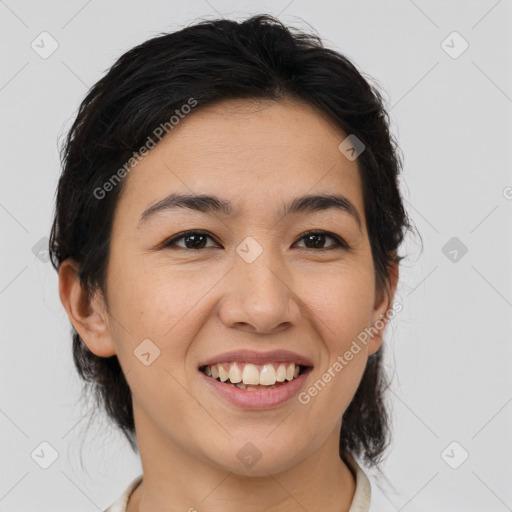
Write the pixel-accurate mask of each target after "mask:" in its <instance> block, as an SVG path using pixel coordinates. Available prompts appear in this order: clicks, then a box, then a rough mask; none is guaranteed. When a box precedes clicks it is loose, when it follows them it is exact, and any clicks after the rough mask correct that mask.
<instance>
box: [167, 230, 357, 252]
mask: <svg viewBox="0 0 512 512" xmlns="http://www.w3.org/2000/svg"><path fill="white" fill-rule="evenodd" d="M190 235H205V236H207V237H208V238H210V239H211V240H213V241H214V242H215V240H214V239H213V237H212V236H211V235H210V233H208V232H207V231H202V230H190V231H185V232H183V233H180V234H179V235H176V236H174V237H173V238H171V239H169V240H167V241H165V242H164V243H163V244H162V248H171V247H178V248H179V249H184V250H187V251H202V250H204V249H212V247H204V248H202V249H191V248H188V247H181V246H178V245H175V244H176V242H177V241H179V240H181V239H182V238H186V237H187V236H190ZM310 235H325V236H327V237H328V238H332V239H333V240H334V242H335V244H334V245H333V246H331V247H326V248H325V247H324V248H320V249H309V248H308V247H303V249H308V250H311V251H330V250H333V249H337V248H340V249H345V250H348V249H350V247H349V245H348V244H347V243H346V242H345V241H344V240H343V239H342V238H340V237H339V236H337V235H335V234H334V233H331V232H329V231H322V230H320V231H306V232H305V233H303V234H302V235H301V237H300V238H299V240H302V239H304V238H306V237H307V236H310ZM215 243H216V242H215Z"/></svg>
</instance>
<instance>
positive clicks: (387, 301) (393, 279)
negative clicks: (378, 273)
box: [368, 263, 399, 355]
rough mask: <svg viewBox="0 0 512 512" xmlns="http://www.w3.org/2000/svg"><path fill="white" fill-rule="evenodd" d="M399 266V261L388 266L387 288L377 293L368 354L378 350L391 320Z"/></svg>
mask: <svg viewBox="0 0 512 512" xmlns="http://www.w3.org/2000/svg"><path fill="white" fill-rule="evenodd" d="M398 267H399V264H398V263H393V264H392V265H391V266H390V267H388V271H389V279H387V280H386V289H385V290H379V292H378V293H377V296H376V299H375V304H374V308H373V323H372V327H370V328H369V330H370V332H371V337H370V342H369V343H368V355H372V354H374V353H375V352H377V350H379V348H380V347H381V345H382V338H383V335H384V331H385V329H386V325H387V323H388V321H389V317H388V314H387V313H388V311H389V309H390V308H391V306H392V304H393V297H394V296H395V290H396V286H397V284H398V273H399V271H398Z"/></svg>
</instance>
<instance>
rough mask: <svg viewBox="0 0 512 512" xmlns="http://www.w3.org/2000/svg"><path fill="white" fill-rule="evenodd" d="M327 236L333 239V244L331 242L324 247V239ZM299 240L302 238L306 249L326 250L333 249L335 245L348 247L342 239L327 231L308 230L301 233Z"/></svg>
mask: <svg viewBox="0 0 512 512" xmlns="http://www.w3.org/2000/svg"><path fill="white" fill-rule="evenodd" d="M328 238H330V239H331V240H334V244H331V245H330V246H328V247H324V245H325V242H326V239H328ZM300 240H304V244H305V248H306V249H319V250H328V249H335V248H337V247H342V248H345V249H347V248H348V245H347V244H346V243H345V242H344V241H343V240H341V239H340V238H339V237H338V236H336V235H334V234H333V233H328V232H327V231H310V232H308V233H306V234H304V235H302V237H301V238H300Z"/></svg>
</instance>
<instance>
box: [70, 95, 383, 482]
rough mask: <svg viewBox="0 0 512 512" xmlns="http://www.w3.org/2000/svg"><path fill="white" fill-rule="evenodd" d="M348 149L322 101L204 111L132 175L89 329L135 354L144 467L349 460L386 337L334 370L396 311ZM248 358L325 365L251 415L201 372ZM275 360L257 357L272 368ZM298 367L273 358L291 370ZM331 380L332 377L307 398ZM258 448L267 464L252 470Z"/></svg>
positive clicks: (103, 347) (131, 371)
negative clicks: (156, 458) (366, 383)
mask: <svg viewBox="0 0 512 512" xmlns="http://www.w3.org/2000/svg"><path fill="white" fill-rule="evenodd" d="M345 138H346V134H344V133H342V132H341V131H340V130H338V129H337V128H335V127H334V126H333V125H332V124H330V123H329V122H328V120H327V119H326V118H325V117H324V116H322V115H321V114H319V113H318V112H316V111H315V110H313V109H312V108H310V107H309V106H307V105H303V104H298V103H292V102H289V101H280V102H258V103H256V102H254V101H249V100H243V101H242V100H237V101H228V102H224V103H221V104H218V105H216V106H214V107H207V108H203V109H202V110H198V111H196V112H194V113H192V114H190V115H189V116H188V117H187V118H185V119H184V120H183V121H181V123H180V124H179V125H178V126H176V127H175V128H174V129H173V130H172V131H171V132H170V133H169V135H167V136H166V138H164V139H163V140H162V141H161V143H159V144H158V145H157V146H156V147H155V148H154V149H153V150H152V151H150V152H149V153H148V154H147V156H145V157H144V158H143V160H142V161H141V162H140V163H139V164H138V165H137V166H136V167H135V168H134V169H133V170H132V171H131V172H130V174H129V175H128V177H127V178H125V179H126V180H127V181H126V183H125V188H124V190H123V192H122V194H121V197H120V200H119V203H118V205H117V207H116V212H115V216H114V224H113V230H112V237H111V252H110V259H109V264H108V272H107V283H106V289H107V300H108V306H109V309H108V313H104V317H105V318H106V327H105V329H104V330H103V331H101V333H99V331H98V332H96V333H95V332H93V331H94V329H91V332H80V328H78V329H77V330H79V332H80V334H81V335H82V338H83V339H84V341H85V342H86V343H87V345H88V346H89V348H90V349H91V350H92V351H93V352H94V353H96V354H98V355H102V356H108V355H112V354H117V356H118V358H119V361H120V364H121V366H122V368H123V371H124V373H125V375H126V379H127V381H128V383H129V386H130V388H131V391H132V397H133V406H134V416H135V423H136V429H137V436H138V440H139V446H140V450H141V456H142V458H143V463H144V450H145V452H146V453H148V452H152V453H153V455H158V454H160V453H162V447H165V448H163V450H164V451H165V450H168V451H169V453H172V454H174V456H175V457H176V458H180V457H181V458H183V460H185V459H187V460H189V461H190V460H196V461H200V462H201V463H205V462H206V463H209V464H211V465H213V466H215V467H220V468H222V469H224V470H228V471H231V472H233V473H238V474H251V475H265V474H267V473H271V474H274V473H277V472H278V471H281V470H284V469H287V468H290V467H293V466H294V465H297V464H299V463H300V462H301V461H304V460H306V459H307V458H308V457H310V458H311V457H314V454H315V453H320V452H322V450H324V452H322V453H327V451H326V450H327V449H328V453H331V454H332V456H333V457H338V455H337V446H338V444H337V443H338V440H339V428H340V422H341V417H342V414H343V412H344V411H345V409H346V408H347V407H348V405H349V403H350V401H351V400H352V398H353V396H354V394H355V391H356V389H357V386H358V384H359V382H360V379H361V377H362V374H363V372H364V368H365V365H366V361H367V358H368V356H369V355H370V354H371V353H373V352H375V351H376V350H377V349H378V348H379V346H380V343H381V335H380V334H379V335H377V336H375V337H374V338H373V339H371V340H370V341H369V342H368V343H367V344H366V345H364V344H361V350H360V351H359V352H358V353H357V354H355V355H354V356H353V358H351V360H350V361H346V364H344V365H343V368H342V369H341V370H338V371H333V368H334V367H335V363H336V361H338V363H339V361H340V359H339V358H340V357H341V358H343V357H344V354H345V353H346V352H347V350H349V349H350V347H351V344H352V342H353V341H354V340H355V339H357V336H358V335H359V334H360V333H361V332H362V331H364V329H365V328H368V327H370V326H371V325H372V324H374V323H375V321H376V320H377V319H378V318H379V316H380V314H381V313H385V311H386V310H387V308H388V307H389V306H390V303H389V302H388V299H387V296H386V295H385V294H378V293H377V291H376V290H375V275H374V269H373V261H372V255H371V249H370V243H369V239H368V236H367V230H366V219H365V215H364V207H363V195H362V182H361V178H360V175H359V170H358V164H357V160H355V161H350V160H348V159H347V158H346V157H345V156H344V155H343V154H342V153H341V152H340V150H339V149H338V146H339V144H340V143H341V142H342V141H343V140H344V139H345ZM180 195H187V196H197V195H204V196H212V197H210V198H207V199H204V198H203V200H202V201H199V202H198V201H197V200H196V201H195V202H194V201H193V200H191V198H190V197H189V198H186V200H185V201H184V199H183V198H180ZM169 196H172V197H171V198H169ZM303 196H329V200H326V199H324V200H323V201H322V200H319V199H316V200H311V199H310V200H308V199H304V198H303ZM166 198H167V199H166ZM298 198H302V200H301V199H298ZM180 201H181V202H180ZM176 203H179V204H181V206H179V205H177V204H176ZM187 205H188V206H187ZM222 205H224V206H223V207H222ZM186 231H192V232H194V233H189V234H188V235H186V236H185V237H183V236H182V235H183V233H184V232H186ZM198 231H199V233H197V232H198ZM311 232H313V233H311ZM391 291H393V290H391ZM143 340H146V341H144V344H143V345H141V343H142V342H143ZM148 340H149V341H148ZM239 350H251V351H253V352H255V353H257V354H261V353H267V352H270V351H276V350H278V351H289V352H292V353H294V354H296V355H297V357H296V359H299V356H302V358H304V359H305V360H308V361H307V362H309V363H310V364H309V365H308V366H310V368H309V371H308V372H307V373H306V374H305V375H304V376H302V377H300V378H301V381H300V382H301V383H300V386H299V387H298V389H295V390H294V391H293V393H291V392H290V393H288V394H286V393H284V395H285V399H283V400H281V401H277V400H275V401H274V402H272V401H271V400H270V401H269V400H267V401H266V402H265V399H264V398H262V400H263V405H262V402H259V405H258V404H255V403H254V400H252V402H251V404H249V405H246V406H243V405H241V403H240V400H242V401H243V397H242V398H240V399H239V400H238V402H236V400H235V401H233V400H232V399H230V398H229V397H228V396H226V393H223V392H220V391H219V386H222V387H224V389H225V387H226V386H230V385H229V384H220V383H218V382H216V383H215V385H213V386H212V385H211V384H212V377H208V376H206V375H205V374H204V373H203V372H202V371H201V370H204V365H205V364H206V363H208V362H224V363H226V365H225V366H224V368H225V371H227V372H229V371H230V366H229V364H228V363H229V362H230V361H229V360H230V359H232V360H236V359H238V360H239V368H240V369H243V367H244V361H243V360H244V356H240V357H237V354H235V355H234V356H232V357H231V356H219V355H220V354H224V353H226V352H232V351H235V352H237V351H239ZM134 351H135V354H134ZM158 351H159V352H158ZM141 353H149V356H148V355H144V356H141ZM137 355H138V357H137ZM253 355H254V354H253ZM265 357H266V356H264V357H263V360H259V359H258V360H250V357H249V356H247V357H245V359H246V361H245V362H252V363H258V364H256V368H257V369H261V368H262V366H263V364H264V362H265V361H264V359H265ZM294 357H295V356H293V355H289V354H288V355H282V357H278V356H276V357H270V356H269V359H271V360H270V361H268V362H269V363H275V364H273V366H274V369H275V370H278V368H279V363H284V366H285V369H286V368H287V367H288V363H292V362H294V361H293V359H294ZM247 359H249V360H247ZM142 360H144V361H145V362H146V363H150V364H144V363H143V362H142ZM231 362H232V361H231ZM302 363H304V361H302ZM338 368H339V367H338ZM329 369H331V371H330V374H331V379H329V380H330V382H328V383H326V384H325V386H323V387H322V388H321V389H320V390H319V391H318V392H317V393H316V396H310V400H308V401H307V403H304V402H305V400H299V393H300V392H304V391H307V390H308V389H309V388H310V387H311V386H313V384H314V383H315V382H316V381H317V380H318V379H321V378H322V375H323V374H325V373H326V372H329ZM250 370H251V371H252V370H253V369H252V368H250ZM217 371H218V370H217ZM207 372H209V373H211V368H210V369H209V370H207ZM253 374H254V373H253ZM333 375H334V376H333ZM285 382H288V381H286V380H285ZM293 382H294V381H293V380H292V381H291V383H289V384H283V385H282V386H283V388H282V389H284V388H285V386H290V387H291V386H293V385H295V387H297V384H293ZM279 388H280V386H277V387H276V388H275V389H274V390H273V391H264V392H259V391H249V390H236V391H235V394H236V396H238V397H240V396H241V394H242V393H243V394H245V395H246V396H248V394H250V393H258V394H259V393H267V395H265V396H267V397H268V396H269V395H268V393H271V392H272V393H281V394H282V391H279ZM229 393H231V395H230V396H232V395H233V388H232V386H230V390H229V391H228V394H229ZM290 394H291V396H288V395H290ZM253 396H256V395H253ZM261 396H263V395H261ZM279 396H281V395H279ZM303 396H304V395H303ZM249 400H250V399H249ZM248 442H250V443H252V445H254V446H255V447H256V449H255V448H254V446H252V445H251V446H249V445H247V443H248ZM143 447H144V448H143ZM242 448H243V450H245V451H247V450H249V452H250V453H249V455H256V454H257V453H260V454H261V459H260V460H258V461H257V463H255V464H254V466H252V467H250V468H249V467H248V466H246V465H244V463H243V461H242V457H241V456H240V453H239V451H240V450H241V449H242ZM251 450H252V452H251ZM241 453H242V454H244V453H245V452H244V451H242V452H241ZM237 454H238V455H237ZM256 456H257V455H256ZM148 457H149V456H148ZM153 463H155V462H153ZM162 464H164V463H162Z"/></svg>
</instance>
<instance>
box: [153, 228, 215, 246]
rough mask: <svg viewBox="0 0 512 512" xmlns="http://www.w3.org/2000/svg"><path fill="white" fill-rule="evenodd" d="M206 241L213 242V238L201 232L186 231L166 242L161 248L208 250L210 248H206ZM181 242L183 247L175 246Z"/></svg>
mask: <svg viewBox="0 0 512 512" xmlns="http://www.w3.org/2000/svg"><path fill="white" fill-rule="evenodd" d="M208 239H210V240H213V238H212V237H211V236H210V235H209V234H207V233H206V232H203V231H186V232H185V233H181V234H180V235H178V236H175V237H174V238H171V239H170V240H168V241H167V242H165V243H164V244H163V247H178V248H181V249H192V250H198V249H209V248H210V247H211V246H210V247H206V243H207V241H208ZM180 240H183V241H184V245H179V244H177V242H178V241H180Z"/></svg>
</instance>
